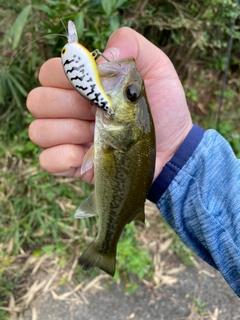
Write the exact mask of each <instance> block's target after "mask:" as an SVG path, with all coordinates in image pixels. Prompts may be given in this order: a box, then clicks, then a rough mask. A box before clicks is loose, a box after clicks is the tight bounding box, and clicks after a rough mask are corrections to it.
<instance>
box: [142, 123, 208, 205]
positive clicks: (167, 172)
mask: <svg viewBox="0 0 240 320" xmlns="http://www.w3.org/2000/svg"><path fill="white" fill-rule="evenodd" d="M204 132H205V130H204V129H202V128H200V127H199V126H197V125H193V127H192V129H191V130H190V132H189V134H188V135H187V137H186V138H185V139H184V141H183V142H182V144H181V145H180V147H179V148H178V150H177V151H176V153H175V154H174V156H173V157H172V158H171V160H170V161H168V162H167V163H166V164H165V166H164V167H163V169H162V171H161V172H160V174H159V176H158V177H157V178H156V180H155V181H154V183H153V184H152V186H151V188H150V191H149V193H148V196H147V199H148V200H150V201H152V202H154V203H157V202H158V200H159V199H160V198H161V196H162V195H163V194H164V192H165V191H166V190H167V188H168V187H169V185H170V184H171V182H172V181H173V179H174V178H175V176H176V175H177V174H178V172H179V171H180V170H181V169H182V167H183V166H184V165H185V164H186V163H187V161H188V160H189V158H191V156H192V154H193V152H194V151H195V150H196V148H197V146H198V145H199V143H200V141H201V140H202V137H203V135H204Z"/></svg>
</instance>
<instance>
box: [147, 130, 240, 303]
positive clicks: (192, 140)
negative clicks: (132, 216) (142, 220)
mask: <svg viewBox="0 0 240 320" xmlns="http://www.w3.org/2000/svg"><path fill="white" fill-rule="evenodd" d="M148 199H149V200H151V201H153V202H155V203H156V204H157V206H158V208H159V210H160V212H161V214H162V215H163V216H164V218H165V219H166V220H167V222H168V223H169V225H170V226H171V227H172V228H173V229H174V230H175V232H176V233H177V234H178V235H179V237H180V238H181V239H182V240H183V242H185V243H186V244H187V245H188V246H189V247H190V248H191V249H192V250H193V251H194V252H195V253H196V254H197V255H198V256H200V257H201V258H202V259H203V260H205V261H206V262H207V263H209V264H210V265H211V266H212V267H214V268H216V269H217V270H219V271H220V272H221V273H222V275H223V277H224V278H225V280H226V281H227V282H228V284H229V285H230V287H231V288H232V289H233V291H234V292H235V293H236V294H237V295H238V296H239V297H240V160H239V159H237V158H236V157H235V155H234V153H233V151H232V148H231V146H230V145H229V144H228V142H227V141H226V140H225V139H224V138H223V137H222V136H221V135H220V134H218V133H217V132H216V131H215V130H207V131H204V130H203V129H201V128H200V127H198V126H196V125H195V126H193V128H192V130H191V131H190V133H189V135H188V136H187V138H186V139H185V140H184V142H183V143H182V145H181V146H180V148H179V149H178V150H177V152H176V154H175V155H174V156H173V158H172V159H171V160H170V161H169V162H168V163H167V164H166V165H165V167H164V168H163V170H162V172H161V173H160V175H159V176H158V177H157V179H156V180H155V182H154V184H153V185H152V188H151V190H150V192H149V195H148Z"/></svg>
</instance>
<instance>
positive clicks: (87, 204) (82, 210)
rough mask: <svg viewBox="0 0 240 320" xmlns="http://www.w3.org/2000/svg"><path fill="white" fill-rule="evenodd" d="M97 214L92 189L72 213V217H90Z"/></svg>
mask: <svg viewBox="0 0 240 320" xmlns="http://www.w3.org/2000/svg"><path fill="white" fill-rule="evenodd" d="M96 215H97V211H96V205H95V193H94V191H93V192H92V193H91V194H90V196H89V197H88V198H87V199H86V200H84V201H83V202H82V203H81V204H80V206H79V207H78V209H77V210H76V212H75V214H74V218H77V219H82V218H90V217H94V216H96Z"/></svg>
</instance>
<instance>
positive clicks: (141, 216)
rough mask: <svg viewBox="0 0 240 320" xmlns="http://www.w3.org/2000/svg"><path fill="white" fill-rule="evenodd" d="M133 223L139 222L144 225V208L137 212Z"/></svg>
mask: <svg viewBox="0 0 240 320" xmlns="http://www.w3.org/2000/svg"><path fill="white" fill-rule="evenodd" d="M134 221H140V222H142V223H145V213H144V207H143V208H142V209H141V210H140V211H139V212H138V214H137V215H136V217H135V218H134Z"/></svg>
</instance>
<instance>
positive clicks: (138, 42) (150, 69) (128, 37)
mask: <svg viewBox="0 0 240 320" xmlns="http://www.w3.org/2000/svg"><path fill="white" fill-rule="evenodd" d="M111 49H113V50H112V52H116V51H118V52H119V53H118V56H117V57H116V58H117V59H118V60H120V59H124V58H128V57H133V58H135V60H136V66H137V69H138V70H139V71H140V72H141V74H142V76H143V78H144V79H145V80H147V79H148V78H151V79H153V78H156V79H160V77H161V74H162V76H163V77H164V78H168V79H169V78H176V77H177V78H178V76H177V74H176V71H175V69H174V67H173V65H172V63H171V61H170V60H169V58H168V57H167V56H166V55H165V53H164V52H163V51H162V50H160V49H159V48H158V47H156V46H155V45H154V44H152V43H151V42H150V41H148V40H147V39H146V38H144V37H143V36H142V35H141V34H139V33H138V32H136V31H134V30H133V29H131V28H128V27H123V28H120V29H118V30H117V31H115V32H114V33H113V34H112V35H111V36H110V38H109V40H108V43H107V46H106V49H105V53H104V54H106V55H107V54H108V56H109V53H111ZM116 49H117V50H116ZM110 57H111V56H110ZM159 70H161V74H159Z"/></svg>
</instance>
